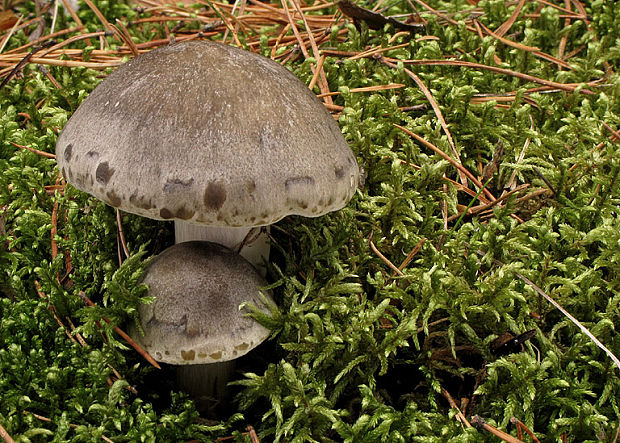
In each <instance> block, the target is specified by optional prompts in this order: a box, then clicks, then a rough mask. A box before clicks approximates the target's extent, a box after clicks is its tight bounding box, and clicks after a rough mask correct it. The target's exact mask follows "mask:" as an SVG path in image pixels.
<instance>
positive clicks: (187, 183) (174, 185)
mask: <svg viewBox="0 0 620 443" xmlns="http://www.w3.org/2000/svg"><path fill="white" fill-rule="evenodd" d="M193 184H194V179H193V178H190V179H189V180H181V179H180V178H174V179H172V180H166V183H164V192H171V191H184V190H187V189H188V188H191V186H192V185H193Z"/></svg>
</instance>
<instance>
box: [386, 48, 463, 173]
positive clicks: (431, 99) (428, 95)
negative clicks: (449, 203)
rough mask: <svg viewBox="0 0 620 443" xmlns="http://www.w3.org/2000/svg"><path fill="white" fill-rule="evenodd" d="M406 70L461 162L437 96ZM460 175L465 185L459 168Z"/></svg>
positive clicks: (389, 63)
mask: <svg viewBox="0 0 620 443" xmlns="http://www.w3.org/2000/svg"><path fill="white" fill-rule="evenodd" d="M381 62H382V63H383V64H385V65H387V66H389V67H390V68H397V67H398V66H397V65H396V64H394V63H392V62H391V61H388V59H386V58H384V57H381ZM404 71H405V73H406V74H407V75H408V76H409V77H410V78H411V79H412V80H413V81H414V82H415V84H416V85H418V88H420V90H421V91H422V93H424V96H425V97H426V99H427V100H428V102H429V103H430V104H431V107H432V108H433V111H435V115H436V116H437V120H439V124H440V125H441V127H442V129H443V131H444V132H445V134H446V136H447V137H448V143H449V144H450V148H451V149H452V154H453V155H454V158H455V159H456V161H457V162H458V163H461V157H460V156H459V153H458V151H457V150H456V146H455V145H454V140H452V134H450V130H449V129H448V124H447V123H446V120H445V119H444V118H443V114H442V113H441V109H439V105H438V104H437V102H436V101H435V98H434V97H433V95H432V94H431V91H429V89H428V88H427V87H426V85H425V84H424V82H423V81H422V79H420V77H418V76H417V75H416V74H414V73H413V71H411V70H409V69H407V68H404ZM459 175H460V177H461V183H463V185H465V184H466V183H467V180H466V179H465V176H464V175H463V174H462V172H461V169H459Z"/></svg>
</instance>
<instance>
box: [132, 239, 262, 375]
mask: <svg viewBox="0 0 620 443" xmlns="http://www.w3.org/2000/svg"><path fill="white" fill-rule="evenodd" d="M143 282H144V283H146V284H147V285H148V287H149V292H148V295H149V296H151V297H155V300H154V302H153V303H152V304H150V305H141V306H140V309H139V314H140V322H141V325H142V328H143V329H144V331H145V335H142V334H140V332H138V330H137V328H136V327H135V326H134V327H131V328H130V335H131V336H132V338H133V339H134V340H135V341H137V342H138V343H140V344H141V345H142V346H143V347H144V348H145V349H146V350H147V351H148V352H149V354H151V356H152V357H153V358H154V359H155V360H157V361H160V362H164V363H170V364H174V365H188V364H204V363H216V362H221V361H228V360H232V359H235V358H237V357H241V356H242V355H244V354H246V353H247V352H249V351H250V350H251V349H253V348H254V347H256V346H258V345H259V344H260V343H261V342H262V341H264V340H265V339H266V338H267V336H268V335H269V331H268V330H267V329H266V328H264V327H263V326H261V325H260V324H258V323H257V322H256V321H255V320H253V319H251V318H248V317H246V316H245V315H244V314H245V313H247V311H243V310H241V311H240V310H239V305H241V304H242V303H244V302H249V303H252V304H253V305H255V306H257V307H259V308H261V309H265V310H266V307H265V306H264V303H263V302H262V300H261V298H260V294H261V291H259V287H262V286H265V285H266V284H267V283H266V282H265V280H263V278H262V277H261V276H260V275H259V274H258V273H257V272H256V270H255V269H254V267H253V266H252V265H251V264H250V263H248V262H247V261H246V260H245V259H244V258H243V257H241V256H240V255H238V254H237V253H235V252H233V251H231V250H230V249H228V248H225V247H224V246H221V245H218V244H216V243H210V242H203V241H192V242H184V243H179V244H176V245H174V246H172V247H170V248H168V249H166V250H165V251H164V252H162V253H161V254H159V255H158V256H157V257H155V258H154V259H153V260H152V261H151V263H150V264H149V266H148V267H147V269H146V271H145V274H144V277H143ZM263 295H264V296H265V297H267V298H268V299H269V300H271V294H270V293H265V292H264V291H263Z"/></svg>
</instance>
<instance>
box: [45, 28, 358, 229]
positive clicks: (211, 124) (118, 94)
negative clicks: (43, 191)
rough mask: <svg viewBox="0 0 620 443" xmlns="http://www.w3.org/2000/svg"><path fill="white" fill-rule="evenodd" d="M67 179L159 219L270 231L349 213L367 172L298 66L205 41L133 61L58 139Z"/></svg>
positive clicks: (112, 77) (113, 202) (90, 99)
mask: <svg viewBox="0 0 620 443" xmlns="http://www.w3.org/2000/svg"><path fill="white" fill-rule="evenodd" d="M56 158H57V162H58V167H59V169H60V170H61V171H62V174H63V175H64V176H65V177H66V178H67V179H68V181H69V182H70V183H72V184H73V185H74V186H75V187H77V188H78V189H80V190H82V191H85V192H88V193H90V194H92V195H94V196H95V197H97V198H99V199H101V200H103V201H105V202H106V203H108V204H109V205H111V206H114V207H117V208H120V209H122V210H124V211H127V212H132V213H135V214H139V215H143V216H146V217H150V218H154V219H177V220H186V221H189V222H192V223H203V224H209V225H215V226H237V227H239V226H261V225H267V224H271V223H274V222H276V221H278V220H279V219H281V218H282V217H284V216H286V215H292V214H297V215H304V216H310V217H312V216H318V215H321V214H324V213H327V212H330V211H334V210H338V209H340V208H342V207H343V206H344V205H346V203H347V202H348V201H349V200H350V198H351V197H352V195H353V193H354V192H355V189H356V187H357V184H358V177H359V168H358V165H357V162H356V160H355V156H354V155H353V153H352V152H351V149H350V148H349V146H348V145H347V143H346V141H345V139H344V137H343V136H342V133H341V132H340V129H339V128H338V125H337V124H336V122H335V121H334V119H333V117H332V116H331V115H330V114H329V112H328V111H327V110H326V109H325V107H324V106H323V105H322V104H321V102H320V101H319V100H318V99H317V98H316V96H315V95H314V94H313V93H312V92H311V91H310V90H309V89H308V88H307V87H306V86H305V85H304V84H303V83H302V82H301V81H300V80H299V79H298V78H297V77H295V76H294V75H293V74H292V73H291V72H289V71H288V70H287V69H286V68H284V67H282V66H280V65H279V64H278V63H276V62H274V61H272V60H270V59H268V58H265V57H263V56H261V55H257V54H253V53H251V52H248V51H244V50H241V49H238V48H234V47H231V46H226V45H222V44H219V43H214V42H207V41H196V40H193V41H186V42H181V43H176V44H172V45H169V46H165V47H161V48H158V49H155V50H153V51H151V52H148V53H146V54H143V55H140V56H138V57H136V58H134V59H133V60H131V61H129V62H127V63H125V64H124V65H122V66H121V67H119V68H118V69H117V70H116V71H114V72H113V73H112V74H111V75H110V76H109V77H108V78H107V79H105V80H104V81H103V82H102V83H101V84H100V85H99V86H97V88H95V90H94V91H93V92H92V93H91V94H90V95H89V96H88V97H87V98H86V100H84V102H83V103H82V104H81V106H80V107H79V108H78V109H77V110H76V112H75V113H74V114H73V116H72V117H71V118H70V119H69V121H68V122H67V124H66V126H65V128H64V130H63V131H62V133H61V135H60V137H59V139H58V143H57V145H56Z"/></svg>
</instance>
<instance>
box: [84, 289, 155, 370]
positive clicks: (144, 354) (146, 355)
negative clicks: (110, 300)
mask: <svg viewBox="0 0 620 443" xmlns="http://www.w3.org/2000/svg"><path fill="white" fill-rule="evenodd" d="M78 295H79V296H80V298H81V299H82V300H83V301H84V303H86V304H87V305H88V306H95V304H94V303H93V302H92V301H91V300H90V299H89V298H88V297H87V296H86V294H85V293H84V291H79V292H78ZM101 318H102V319H103V321H105V322H106V323H108V324H111V323H112V322H111V321H110V319H109V318H106V317H101ZM114 330H115V331H116V333H117V334H118V335H120V336H121V337H123V338H124V339H125V341H126V342H127V343H129V345H130V346H131V347H132V348H134V349H135V350H136V352H138V354H140V355H141V356H142V357H144V358H145V359H146V361H148V362H149V363H150V364H151V365H153V366H155V367H156V368H157V369H161V366H159V363H157V362H156V361H155V359H154V358H153V357H151V355H150V354H149V353H148V352H147V351H146V350H145V349H143V348H142V346H140V345H139V344H138V343H136V342H135V341H134V340H133V339H132V338H131V337H130V336H129V335H127V334H126V333H125V331H123V330H122V329H121V328H119V327H118V326H116V325H114Z"/></svg>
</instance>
